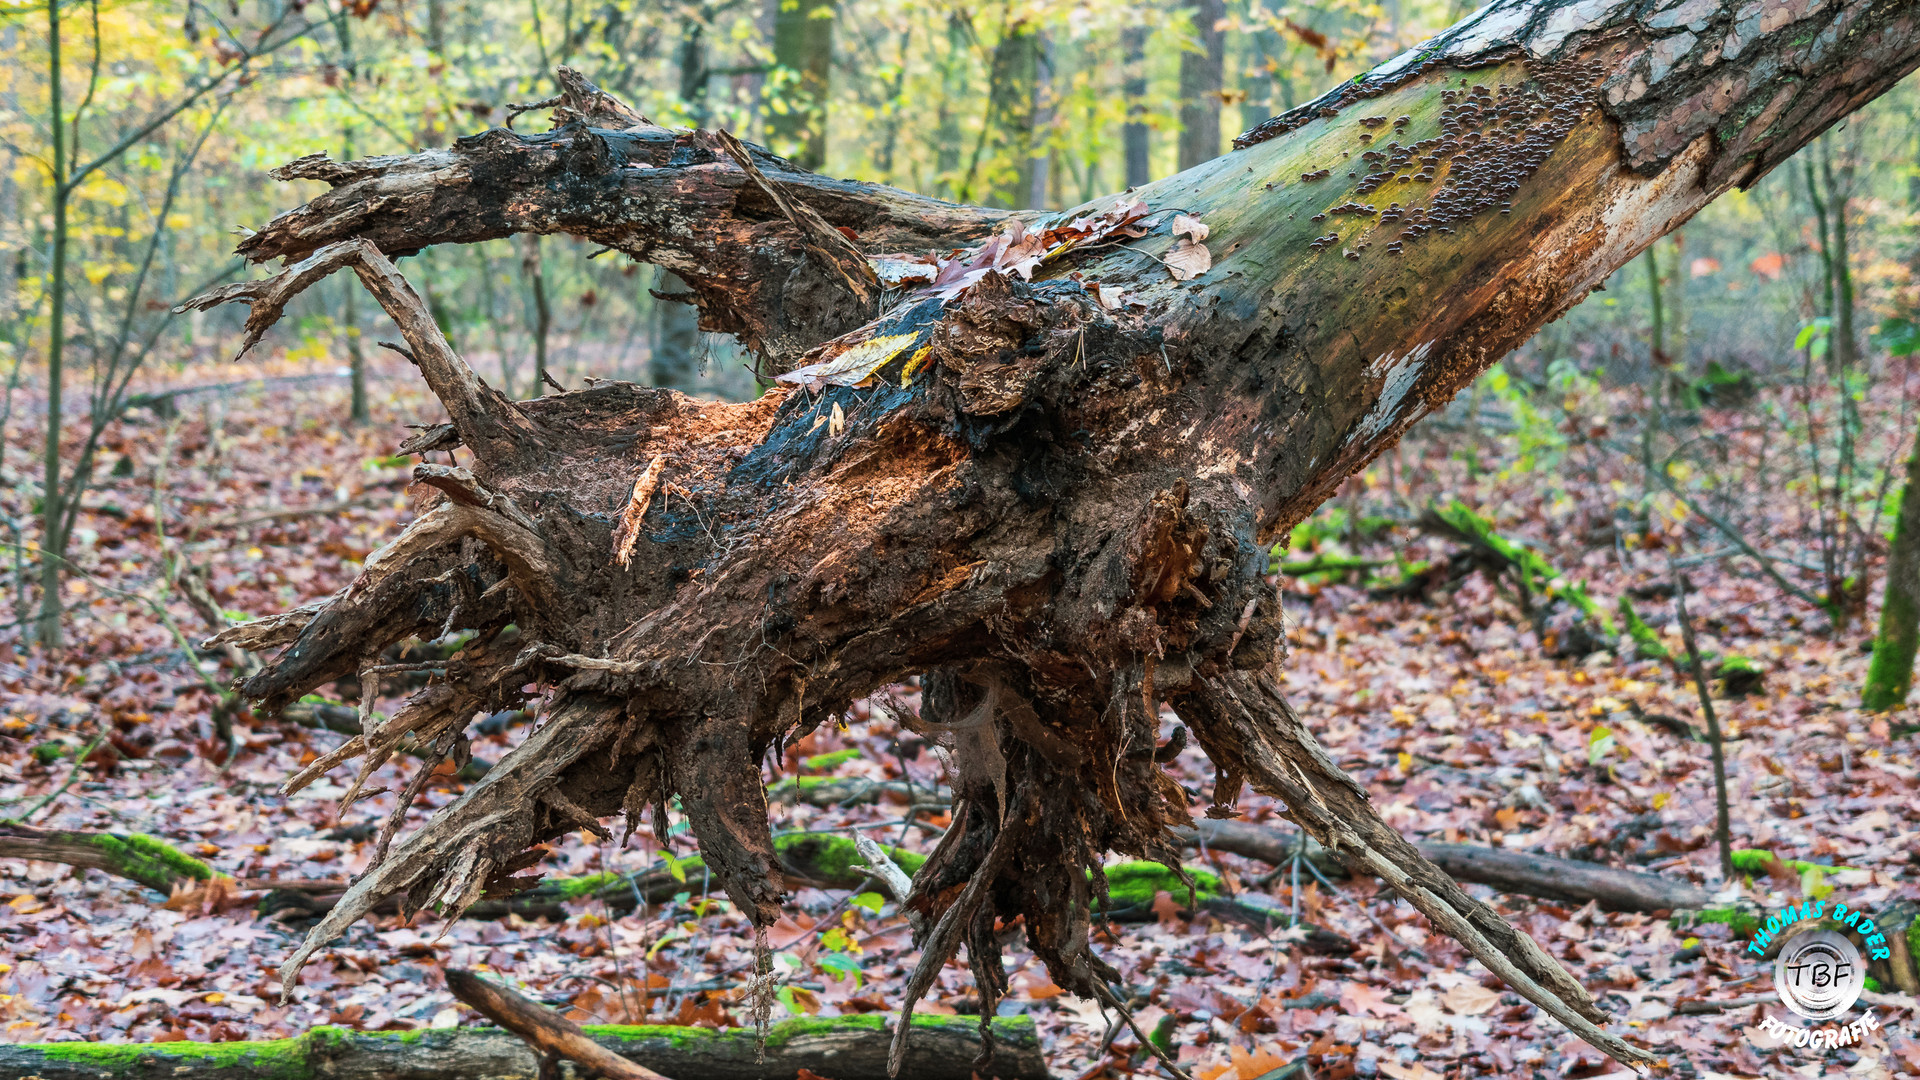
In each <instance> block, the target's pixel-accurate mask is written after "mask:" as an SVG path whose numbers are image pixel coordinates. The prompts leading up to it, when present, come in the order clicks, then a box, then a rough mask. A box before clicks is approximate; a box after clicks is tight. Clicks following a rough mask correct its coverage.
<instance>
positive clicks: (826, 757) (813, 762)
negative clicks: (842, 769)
mask: <svg viewBox="0 0 1920 1080" xmlns="http://www.w3.org/2000/svg"><path fill="white" fill-rule="evenodd" d="M859 756H860V751H858V750H855V749H851V748H849V749H846V750H835V751H833V752H831V753H826V754H815V755H813V756H812V757H806V758H801V759H800V766H801V767H802V768H806V769H812V770H814V771H815V772H824V771H826V770H828V769H831V768H834V767H836V766H839V765H844V764H846V763H847V762H849V761H852V760H854V759H855V758H858V757H859Z"/></svg>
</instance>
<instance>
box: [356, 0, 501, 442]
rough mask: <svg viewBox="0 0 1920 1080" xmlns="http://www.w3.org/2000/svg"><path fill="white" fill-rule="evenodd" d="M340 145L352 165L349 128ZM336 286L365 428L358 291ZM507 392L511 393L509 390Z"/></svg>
mask: <svg viewBox="0 0 1920 1080" xmlns="http://www.w3.org/2000/svg"><path fill="white" fill-rule="evenodd" d="M439 3H440V0H434V7H433V8H432V10H433V11H435V12H438V11H439ZM434 19H435V21H436V24H437V20H438V15H437V14H436V15H435V16H434ZM340 142H341V146H340V156H341V157H342V158H344V159H345V160H347V161H352V160H353V129H352V128H348V129H347V130H346V132H345V134H344V135H343V136H342V137H341V140H340ZM340 285H341V288H342V291H343V292H344V293H345V296H344V298H343V299H342V301H341V304H340V321H341V322H342V323H343V324H344V325H345V327H346V338H347V368H348V374H349V376H350V378H351V380H352V394H353V398H352V406H351V408H350V409H349V413H348V415H349V417H350V418H351V420H352V421H353V423H355V424H369V423H372V422H373V414H372V413H370V412H369V411H368V410H367V354H366V350H364V349H362V348H361V346H360V317H359V313H358V312H357V311H355V310H354V309H355V307H356V306H357V305H356V302H357V301H358V299H359V296H358V293H359V291H360V290H359V289H357V288H355V287H354V284H353V282H351V281H347V280H344V279H342V280H341V282H340ZM509 392H511V391H510V390H509Z"/></svg>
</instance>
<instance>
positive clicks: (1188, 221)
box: [1173, 214, 1212, 242]
mask: <svg viewBox="0 0 1920 1080" xmlns="http://www.w3.org/2000/svg"><path fill="white" fill-rule="evenodd" d="M1211 231H1212V230H1211V229H1209V228H1208V227H1207V226H1206V224H1205V223H1203V222H1202V221H1201V220H1200V219H1199V218H1196V217H1188V216H1187V215H1185V214H1175V215H1173V235H1175V236H1183V235H1184V236H1191V237H1193V238H1194V240H1195V241H1196V242H1197V241H1201V240H1205V239H1206V238H1207V233H1209V232H1211Z"/></svg>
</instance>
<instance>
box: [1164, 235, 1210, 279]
mask: <svg viewBox="0 0 1920 1080" xmlns="http://www.w3.org/2000/svg"><path fill="white" fill-rule="evenodd" d="M1161 261H1162V262H1164V263H1166V264H1167V269H1168V270H1170V271H1172V272H1173V280H1175V281H1190V280H1192V279H1194V278H1197V277H1199V276H1200V275H1201V274H1204V273H1206V272H1207V271H1208V270H1211V269H1213V252H1211V251H1208V250H1207V245H1205V244H1202V243H1199V242H1197V241H1194V240H1182V241H1180V242H1179V243H1177V244H1175V245H1173V247H1172V248H1171V249H1169V250H1168V251H1167V256H1166V258H1164V259H1162V260H1161Z"/></svg>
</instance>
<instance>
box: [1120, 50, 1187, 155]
mask: <svg viewBox="0 0 1920 1080" xmlns="http://www.w3.org/2000/svg"><path fill="white" fill-rule="evenodd" d="M1121 41H1122V42H1123V46H1122V48H1123V50H1124V51H1123V52H1122V54H1121V61H1120V62H1121V65H1122V67H1121V70H1122V71H1123V72H1124V73H1125V74H1124V79H1125V81H1124V82H1122V83H1121V92H1122V93H1124V94H1125V95H1126V103H1127V123H1126V126H1125V127H1124V128H1122V129H1121V139H1122V141H1123V143H1124V145H1125V151H1124V153H1125V157H1126V166H1125V169H1126V171H1125V173H1124V175H1125V176H1126V178H1127V186H1128V187H1145V186H1146V185H1147V183H1148V182H1149V181H1151V180H1152V179H1153V162H1152V160H1151V159H1150V158H1149V156H1148V155H1149V154H1150V153H1151V152H1152V146H1151V144H1150V143H1149V142H1148V141H1147V140H1148V129H1147V123H1146V113H1147V104H1146V99H1147V71H1146V66H1147V28H1146V27H1144V26H1129V27H1127V28H1126V30H1125V31H1123V32H1122V34H1121ZM1181 62H1182V63H1183V64H1184V63H1185V57H1184V56H1183V57H1182V58H1181Z"/></svg>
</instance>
